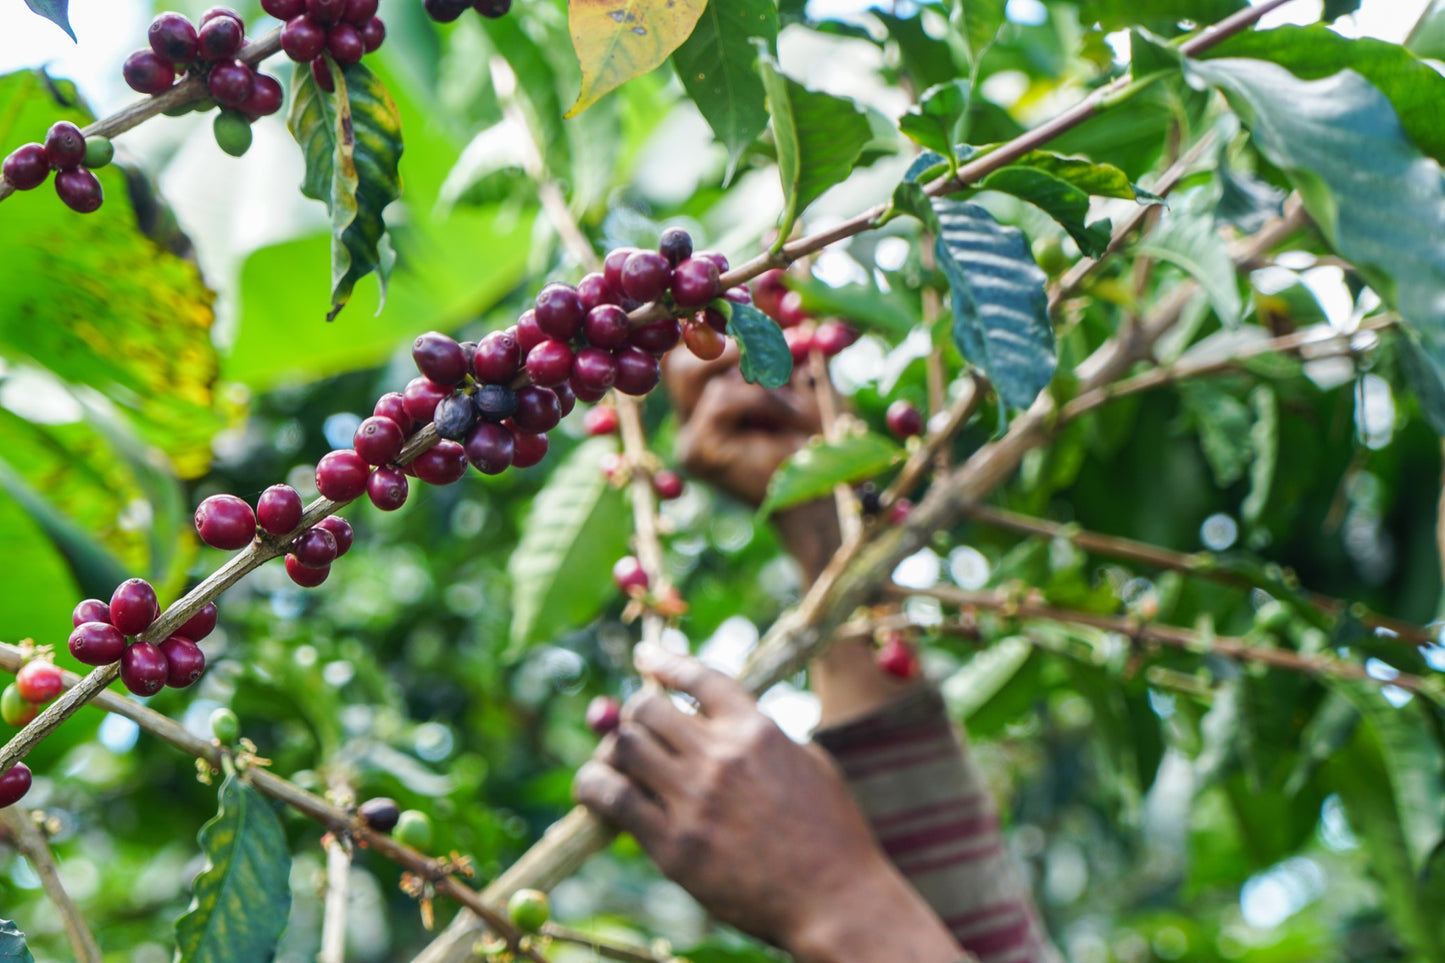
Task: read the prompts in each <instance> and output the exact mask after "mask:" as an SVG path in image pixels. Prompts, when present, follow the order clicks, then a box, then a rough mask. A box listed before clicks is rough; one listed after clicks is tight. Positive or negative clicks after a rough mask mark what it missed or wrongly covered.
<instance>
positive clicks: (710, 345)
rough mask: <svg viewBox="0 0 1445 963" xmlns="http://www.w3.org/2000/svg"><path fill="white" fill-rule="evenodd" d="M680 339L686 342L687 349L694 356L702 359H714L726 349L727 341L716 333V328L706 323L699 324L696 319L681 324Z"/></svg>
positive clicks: (720, 355)
mask: <svg viewBox="0 0 1445 963" xmlns="http://www.w3.org/2000/svg"><path fill="white" fill-rule="evenodd" d="M682 340H683V342H684V343H686V344H687V350H689V351H691V352H692V353H693V355H694V357H697V358H700V359H701V360H703V361H716V360H717V359H718V358H721V357H722V353H723V351H725V350H726V349H727V341H725V340H724V339H723V336H722V335H720V334H718V333H717V329H715V328H714V327H712V325H710V324H707V323H705V322H704V323H702V324H699V323H698V322H697V321H695V320H694V321H689V322H688V323H687V324H684V325H683V326H682Z"/></svg>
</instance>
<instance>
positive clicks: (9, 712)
mask: <svg viewBox="0 0 1445 963" xmlns="http://www.w3.org/2000/svg"><path fill="white" fill-rule="evenodd" d="M39 714H40V707H39V706H38V705H36V704H35V703H33V702H26V701H25V697H24V696H22V695H21V694H20V689H19V687H18V686H16V685H15V683H13V682H12V683H10V684H9V685H7V686H6V687H5V691H4V692H3V693H0V719H4V720H5V724H6V725H9V726H14V727H16V728H17V729H18V728H20V727H21V726H26V725H29V724H30V720H31V719H34V718H35V717H36V716H38V715H39Z"/></svg>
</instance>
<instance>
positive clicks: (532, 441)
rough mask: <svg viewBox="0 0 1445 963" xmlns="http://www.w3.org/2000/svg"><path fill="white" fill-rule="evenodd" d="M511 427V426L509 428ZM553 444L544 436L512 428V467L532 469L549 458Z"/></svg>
mask: <svg viewBox="0 0 1445 963" xmlns="http://www.w3.org/2000/svg"><path fill="white" fill-rule="evenodd" d="M509 427H510V426H509ZM550 446H551V442H549V441H548V440H547V436H546V435H543V434H532V433H529V432H525V431H518V430H516V429H515V428H512V467H513V468H531V467H532V466H533V465H535V464H537V463H539V462H540V461H541V460H542V459H543V458H546V457H547V449H548V448H549V447H550Z"/></svg>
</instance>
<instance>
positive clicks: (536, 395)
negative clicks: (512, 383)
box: [512, 385, 562, 434]
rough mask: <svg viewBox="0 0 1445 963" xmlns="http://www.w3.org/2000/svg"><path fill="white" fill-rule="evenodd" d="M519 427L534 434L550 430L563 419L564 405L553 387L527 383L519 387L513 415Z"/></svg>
mask: <svg viewBox="0 0 1445 963" xmlns="http://www.w3.org/2000/svg"><path fill="white" fill-rule="evenodd" d="M512 420H513V421H515V422H516V423H517V427H518V428H520V429H522V430H523V431H525V432H531V433H533V434H536V433H539V432H548V431H551V430H552V429H553V428H556V427H557V423H558V422H560V421H561V420H562V405H561V403H560V402H559V401H558V400H557V392H555V391H553V390H552V389H551V388H538V387H537V386H536V385H527V386H526V387H523V388H518V389H517V411H516V413H515V414H514V415H512Z"/></svg>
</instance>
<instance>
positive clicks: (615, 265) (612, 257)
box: [602, 247, 638, 295]
mask: <svg viewBox="0 0 1445 963" xmlns="http://www.w3.org/2000/svg"><path fill="white" fill-rule="evenodd" d="M637 251H638V248H635V247H619V248H613V249H612V250H611V251H608V252H607V257H606V258H604V259H603V261H602V277H603V279H604V280H606V281H607V286H608V287H610V288H611V289H612V290H613V291H616V292H617V293H618V294H619V295H621V294H622V268H623V266H624V265H625V264H626V263H627V259H628V258H629V257H631V256H632V255H633V254H636V253H637Z"/></svg>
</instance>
